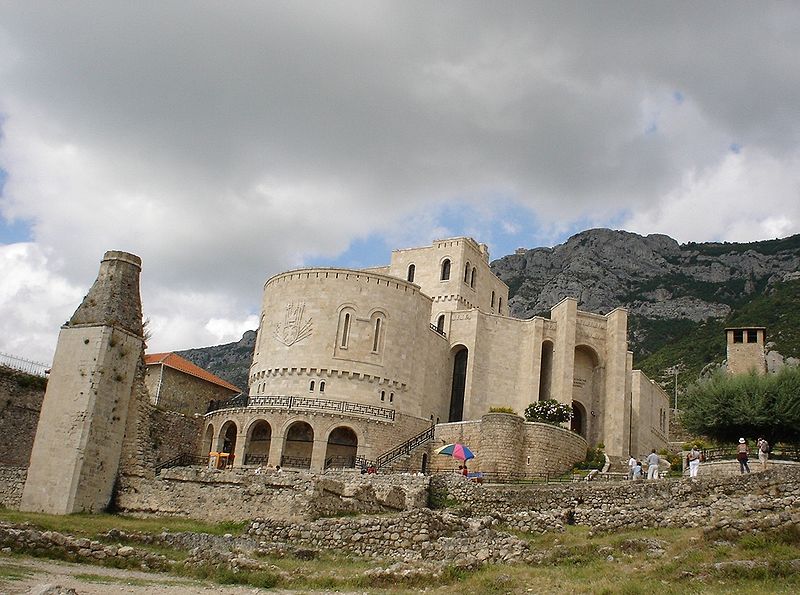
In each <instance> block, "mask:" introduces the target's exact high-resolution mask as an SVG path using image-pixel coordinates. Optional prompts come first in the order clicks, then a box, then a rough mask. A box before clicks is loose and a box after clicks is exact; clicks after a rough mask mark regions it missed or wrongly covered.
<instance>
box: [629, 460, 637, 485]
mask: <svg viewBox="0 0 800 595" xmlns="http://www.w3.org/2000/svg"><path fill="white" fill-rule="evenodd" d="M634 467H636V459H635V458H634V456H633V455H631V458H630V459H628V479H633V468H634Z"/></svg>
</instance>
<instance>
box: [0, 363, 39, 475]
mask: <svg viewBox="0 0 800 595" xmlns="http://www.w3.org/2000/svg"><path fill="white" fill-rule="evenodd" d="M46 386H47V380H45V379H44V378H40V377H38V376H31V375H30V374H25V373H24V372H19V371H17V370H12V369H10V368H5V367H2V366H0V436H2V437H3V439H2V440H0V466H2V465H12V466H16V465H22V466H25V467H27V466H28V462H29V461H30V458H31V449H32V448H33V438H34V436H35V435H36V424H37V423H39V411H40V410H41V408H42V400H43V399H44V391H45V387H46Z"/></svg>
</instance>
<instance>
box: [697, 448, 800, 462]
mask: <svg viewBox="0 0 800 595" xmlns="http://www.w3.org/2000/svg"><path fill="white" fill-rule="evenodd" d="M700 452H701V453H702V454H703V455H705V460H706V461H728V460H733V459H735V458H736V454H737V452H738V450H737V448H736V447H735V446H725V447H721V448H706V449H703V450H701V451H700ZM748 453H749V455H750V456H751V457H753V458H758V449H757V448H756V446H755V445H754V444H753V445H750V448H749V451H748ZM769 458H770V459H779V460H783V461H797V462H800V444H776V445H775V446H773V447H771V448H770V450H769Z"/></svg>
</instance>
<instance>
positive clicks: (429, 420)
mask: <svg viewBox="0 0 800 595" xmlns="http://www.w3.org/2000/svg"><path fill="white" fill-rule="evenodd" d="M632 359H633V358H632V354H631V352H630V351H628V343H627V312H626V311H625V310H623V309H620V308H618V309H615V310H613V311H612V312H609V313H608V314H605V315H599V314H593V313H589V312H582V311H580V310H578V307H577V301H576V300H575V299H572V298H565V299H564V300H562V301H561V302H560V303H559V304H557V305H556V306H554V307H553V308H552V310H551V313H550V318H543V317H534V318H531V319H527V320H522V319H517V318H514V317H512V316H511V315H510V313H509V310H508V287H507V286H506V285H505V284H504V283H503V282H502V281H500V279H498V278H497V277H496V276H495V275H494V274H493V273H492V271H491V270H490V268H489V253H488V250H487V247H486V246H485V245H484V244H478V243H476V242H475V241H474V240H472V239H471V238H466V237H460V238H451V239H445V240H438V241H435V242H434V243H433V244H432V245H431V246H426V247H422V248H413V249H406V250H395V251H394V252H392V256H391V262H390V264H389V265H387V266H384V267H378V268H370V269H364V270H352V269H335V268H309V269H300V270H293V271H288V272H285V273H281V274H278V275H276V276H274V277H272V278H270V279H269V280H268V281H267V282H266V284H265V286H264V300H263V307H262V314H261V321H260V325H259V329H258V336H257V339H256V346H255V352H254V355H253V363H252V367H251V370H250V378H249V383H250V385H249V395H248V397H246V398H245V399H243V400H242V401H241V402H240V403H236V402H232V403H229V404H227V406H225V407H223V408H221V409H219V410H217V411H213V412H211V413H209V414H207V415H206V420H205V431H204V437H203V447H202V448H203V451H204V452H208V451H224V452H230V453H232V454H233V455H234V461H235V462H234V464H237V465H238V464H264V463H266V464H269V465H277V464H281V465H283V466H285V467H293V468H311V469H313V470H321V469H323V468H325V467H329V466H352V464H353V460H354V458H355V457H356V456H357V455H358V456H364V457H366V458H368V459H372V458H374V457H377V456H378V455H380V454H381V453H384V452H385V451H388V450H390V449H392V448H393V447H396V446H397V445H399V444H400V443H402V442H404V441H405V440H407V439H409V438H412V437H414V436H415V435H417V434H419V433H421V432H423V431H425V430H426V429H428V428H430V427H431V426H435V430H436V436H437V437H441V439H442V440H444V439H445V437H446V438H447V439H451V438H453V437H454V436H456V437H457V436H458V435H459V432H462V434H463V428H465V427H467V425H468V424H470V423H472V422H475V423H477V422H479V421H481V422H482V423H484V424H486V423H488V424H490V425H491V424H492V423H493V422H491V420H492V418H491V416H490V417H486V414H488V413H489V411H490V409H491V408H496V407H503V408H511V409H513V410H514V411H515V412H517V413H518V414H520V415H521V414H522V413H523V412H524V410H525V408H526V407H527V406H528V405H529V404H530V403H532V402H535V401H537V400H544V399H548V398H552V399H556V400H558V401H560V402H562V403H567V404H569V405H571V406H572V407H573V410H574V413H575V417H574V419H573V421H572V424H571V428H570V429H571V430H572V432H565V434H564V436H563V437H562V438H561V440H566V441H567V442H570V444H571V443H572V442H574V441H575V439H577V440H578V442H577V443H576V444H578V445H580V444H583V447H582V449H583V450H584V451H585V446H586V445H587V444H588V445H596V444H598V443H603V444H604V445H605V448H606V452H607V453H608V454H609V455H611V456H618V457H622V456H625V457H626V456H627V455H628V454H629V453H633V454H643V453H645V452H649V451H650V449H651V448H662V447H666V446H667V428H668V427H669V419H668V416H669V400H668V396H667V395H666V394H665V393H664V392H663V391H662V390H661V389H660V388H659V387H658V386H657V385H655V384H654V383H653V382H651V381H650V380H649V379H648V378H647V377H646V376H645V375H644V374H643V373H642V372H640V371H638V370H634V369H633V361H632ZM504 423H505V422H504ZM465 424H466V425H465ZM506 425H508V424H506ZM523 425H524V426H525V427H522V426H520V427H519V428H518V429H517V430H513V429H512V430H509V431H510V432H512V433H513V432H517V433H521V434H523V435H524V436H528V438H525V439H522V438H520V440H518V441H516V442H515V443H518V445H519V448H526V446H525V445H526V444H527V445H534V444H537V439H536V435H537V433H538V434H541V433H542V432H545V431H546V430H544V429H542V430H541V431H540V430H537V429H536V428H535V427H532V426H530V425H529V424H523ZM508 427H509V428H512V427H517V426H516V425H515V423H511V425H508ZM454 428H458V431H456V430H455V429H454ZM532 428H533V429H532ZM454 432H455V434H454ZM498 436H499V434H498ZM571 437H572V438H571ZM439 441H441V440H439ZM434 442H436V439H434ZM473 444H474V442H473ZM530 448H533V447H532V446H530ZM570 450H571V451H573V452H575V453H577V452H578V451H580V450H581V448H575V447H574V445H573V446H571V447H570ZM427 456H429V455H427ZM427 456H426V457H425V458H427ZM515 456H516V457H517V458H519V453H517V455H515ZM576 457H577V459H578V460H580V459H582V455H580V456H578V455H577V454H576V455H574V456H572V455H571V458H573V459H574V458H576ZM528 461H530V457H528ZM572 462H574V461H572ZM423 464H425V459H423ZM560 464H561V466H566V467H565V468H568V467H569V465H571V462H569V461H566V460H565V461H561V462H560Z"/></svg>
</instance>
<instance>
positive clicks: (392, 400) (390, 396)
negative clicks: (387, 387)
mask: <svg viewBox="0 0 800 595" xmlns="http://www.w3.org/2000/svg"><path fill="white" fill-rule="evenodd" d="M389 402H390V403H394V393H389Z"/></svg>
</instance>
